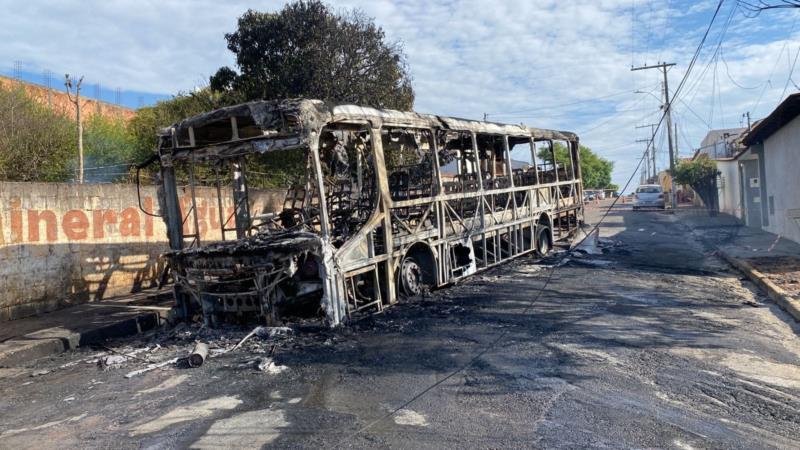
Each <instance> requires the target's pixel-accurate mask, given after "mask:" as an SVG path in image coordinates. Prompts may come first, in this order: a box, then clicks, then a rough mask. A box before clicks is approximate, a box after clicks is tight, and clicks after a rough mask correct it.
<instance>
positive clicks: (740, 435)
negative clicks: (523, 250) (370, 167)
mask: <svg viewBox="0 0 800 450" xmlns="http://www.w3.org/2000/svg"><path fill="white" fill-rule="evenodd" d="M598 212H599V210H598V209H591V208H590V209H589V210H588V211H587V221H588V222H592V221H594V220H597V216H598ZM601 236H602V237H603V238H605V239H607V241H604V244H605V252H604V253H603V254H600V255H594V256H586V255H585V256H583V257H569V259H567V260H564V261H563V263H562V264H561V265H559V266H557V267H555V268H554V269H553V268H552V266H551V265H550V264H551V263H552V262H553V261H554V259H552V258H551V259H549V260H547V261H544V262H537V261H535V260H534V259H533V258H522V259H519V260H516V261H513V262H511V263H509V264H506V265H504V266H501V267H498V268H495V269H492V270H490V271H487V272H484V273H482V274H480V275H477V276H475V277H473V278H471V279H470V280H468V281H465V282H463V283H461V284H458V285H456V286H453V287H450V288H447V289H442V290H438V291H435V292H433V293H431V294H429V295H427V296H425V297H424V298H418V299H414V300H412V301H409V302H405V303H403V304H399V305H397V306H395V307H392V308H389V309H388V310H386V311H385V312H384V313H383V314H380V315H374V316H369V317H365V318H363V319H361V320H359V321H358V322H356V323H354V324H352V325H351V326H349V327H347V328H344V329H341V330H337V331H335V332H332V331H314V330H313V329H301V330H300V331H299V332H298V333H297V334H296V335H295V336H294V337H291V338H286V339H283V340H279V341H276V342H275V345H276V349H277V350H276V353H275V356H274V360H275V363H276V364H277V365H278V366H286V370H284V371H283V372H280V373H273V374H270V373H264V372H260V371H258V370H255V369H253V368H252V367H240V365H241V364H242V361H243V359H247V358H248V356H252V355H251V354H249V352H250V351H266V350H265V348H268V347H270V346H271V345H272V343H270V342H254V343H253V345H254V346H255V347H248V348H249V349H250V350H249V351H244V352H243V351H236V352H230V353H227V354H225V355H222V356H219V357H216V358H213V359H210V360H209V361H207V363H206V364H205V365H204V366H203V367H201V368H196V369H183V368H175V367H171V366H170V367H167V368H165V369H162V370H155V371H152V372H149V373H146V374H143V375H140V376H136V377H132V378H130V379H126V378H124V374H125V373H127V372H129V371H131V370H135V369H138V368H141V367H142V366H143V365H144V363H143V362H141V361H139V360H136V359H129V360H128V361H127V362H125V363H123V364H122V366H121V367H119V368H111V369H109V370H101V369H99V368H98V367H97V366H96V365H95V364H92V363H86V362H85V361H86V360H87V359H88V360H90V361H91V359H92V357H93V355H96V354H97V353H98V350H96V349H94V350H93V349H82V350H79V351H75V352H72V353H68V354H64V355H61V356H59V357H56V358H52V359H48V360H42V361H39V362H37V363H36V364H35V365H33V366H30V367H21V368H10V369H3V370H0V411H2V414H0V448H14V449H19V448H112V447H113V448H115V449H126V448H151V449H158V448H185V447H193V448H225V447H232V448H260V447H271V448H319V447H334V448H337V447H339V448H365V447H368V448H414V449H417V448H576V447H613V448H642V447H656V448H680V449H688V448H709V447H714V448H798V447H800V436H799V435H798V430H800V339H799V338H798V332H799V331H800V327H798V325H797V324H796V323H794V322H793V321H792V320H791V318H789V317H788V316H787V315H786V314H785V313H783V312H782V311H781V310H780V309H779V308H778V307H777V306H775V305H774V304H772V303H770V302H768V301H767V300H766V298H765V297H764V296H762V295H760V294H759V293H758V292H757V291H756V289H755V288H754V287H753V286H752V285H751V284H750V283H749V282H747V281H744V280H743V279H742V277H741V276H740V274H738V273H737V272H735V271H733V270H731V269H730V268H729V267H728V266H726V265H725V264H724V263H723V262H722V261H721V260H720V259H718V258H717V257H716V256H714V252H713V249H712V248H709V247H708V246H706V245H705V244H704V243H703V242H704V241H702V240H700V239H699V237H698V236H696V235H694V234H692V232H691V231H690V230H689V229H688V228H687V227H686V226H684V225H682V224H681V223H680V222H679V221H678V219H676V217H675V215H672V214H667V213H664V212H657V211H640V212H633V211H630V210H629V209H628V208H626V207H625V206H619V207H617V208H615V209H614V210H612V212H611V213H610V214H609V216H608V218H607V222H606V223H604V224H603V226H602V227H601ZM551 271H552V272H551ZM540 293H541V294H540ZM246 331H248V330H243V331H240V332H233V331H231V332H230V333H231V335H235V336H240V335H241V334H243V332H246ZM236 333H240V334H236ZM155 342H162V343H165V346H164V348H163V349H161V350H157V351H155V352H152V353H151V354H150V355H151V356H150V357H151V358H154V359H159V358H161V359H167V358H168V357H170V356H171V354H168V353H169V351H168V349H170V348H173V349H174V348H186V347H189V346H190V343H187V342H184V343H183V344H180V343H177V344H175V343H173V344H174V345H171V346H168V345H166V342H168V341H166V340H164V338H163V333H161V334H150V335H144V336H139V337H136V338H132V339H127V340H120V341H115V342H111V343H109V347H112V348H120V349H121V348H136V347H143V346H145V345H153V343H155ZM169 342H172V341H169ZM180 345H183V346H184V347H180ZM253 349H255V350H253ZM259 349H260V350H259ZM44 371H49V372H48V373H44V374H42V375H40V376H35V377H32V376H30V375H31V374H33V373H35V372H38V373H42V372H44ZM412 400H413V401H412Z"/></svg>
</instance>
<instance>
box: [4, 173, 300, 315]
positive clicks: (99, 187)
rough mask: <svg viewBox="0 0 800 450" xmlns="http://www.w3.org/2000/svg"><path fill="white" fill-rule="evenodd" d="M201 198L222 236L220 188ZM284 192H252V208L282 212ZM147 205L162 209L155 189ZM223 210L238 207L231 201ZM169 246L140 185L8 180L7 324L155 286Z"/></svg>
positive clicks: (207, 224) (203, 219)
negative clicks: (139, 192) (139, 193)
mask: <svg viewBox="0 0 800 450" xmlns="http://www.w3.org/2000/svg"><path fill="white" fill-rule="evenodd" d="M196 196H197V203H198V213H199V216H198V219H199V220H198V227H199V230H200V234H201V238H202V239H203V240H215V239H219V238H220V233H219V221H220V220H219V211H218V208H217V198H216V190H215V189H211V188H199V189H197V191H196ZM283 196H284V191H283V190H264V191H255V190H251V191H250V200H251V201H250V203H251V211H253V213H254V214H256V213H261V212H270V211H277V210H278V209H279V208H280V206H281V204H282V202H283ZM142 203H143V206H144V208H145V209H146V210H147V211H150V212H154V213H155V214H159V209H158V200H157V197H156V190H155V188H154V187H149V186H143V187H142ZM181 204H182V208H184V210H186V205H190V204H191V197H190V194H189V192H188V191H185V190H184V191H181ZM223 209H225V211H224V217H226V218H227V217H229V216H230V215H231V213H232V212H233V202H232V200H231V199H230V198H224V201H223ZM188 222H189V223H188V224H187V225H186V227H185V231H186V232H187V233H189V232H194V230H193V228H194V225H193V221H192V220H190V221H188ZM229 227H232V225H229ZM230 237H231V234H229V235H228V238H230ZM166 248H167V240H166V227H165V225H164V222H163V221H162V219H161V218H159V217H152V216H149V215H147V214H145V213H143V212H142V211H140V210H139V208H138V206H137V196H136V186H135V185H123V184H83V185H76V184H63V183H8V182H0V292H2V295H0V321H2V320H11V319H16V318H20V317H25V316H29V315H33V314H38V313H41V312H47V311H52V310H54V309H58V308H61V307H64V306H68V305H71V304H76V303H82V302H87V301H93V300H99V299H103V298H108V297H113V296H118V295H123V294H127V293H131V292H136V291H138V290H141V289H143V288H147V287H151V286H154V285H156V284H157V282H158V277H159V275H160V273H161V270H162V269H163V262H162V260H161V259H160V258H159V255H160V254H161V252H163V251H164V250H165V249H166Z"/></svg>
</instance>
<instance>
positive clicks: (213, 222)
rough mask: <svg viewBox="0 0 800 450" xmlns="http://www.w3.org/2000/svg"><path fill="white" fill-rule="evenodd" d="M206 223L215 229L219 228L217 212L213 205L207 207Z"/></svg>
mask: <svg viewBox="0 0 800 450" xmlns="http://www.w3.org/2000/svg"><path fill="white" fill-rule="evenodd" d="M214 200H215V201H216V197H215V198H214ZM208 223H209V225H210V226H211V228H213V229H215V230H219V229H220V226H219V213H217V208H214V207H213V206H209V207H208Z"/></svg>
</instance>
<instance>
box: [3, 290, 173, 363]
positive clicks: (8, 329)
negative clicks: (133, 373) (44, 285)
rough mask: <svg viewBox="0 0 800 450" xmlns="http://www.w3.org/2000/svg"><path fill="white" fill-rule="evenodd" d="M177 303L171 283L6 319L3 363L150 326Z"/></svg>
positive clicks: (52, 353) (66, 348)
mask: <svg viewBox="0 0 800 450" xmlns="http://www.w3.org/2000/svg"><path fill="white" fill-rule="evenodd" d="M172 304H173V300H172V290H171V289H169V288H165V289H161V290H147V291H143V292H140V293H137V294H132V295H129V296H125V297H117V298H113V299H109V300H103V301H99V302H90V303H85V304H82V305H77V306H72V307H69V308H64V309H61V310H58V311H54V312H51V313H47V314H41V315H38V316H32V317H27V318H24V319H18V320H12V321H9V322H2V324H0V367H10V366H21V365H25V364H27V363H28V362H30V361H32V360H34V359H38V358H42V357H45V356H50V355H54V354H58V353H62V352H64V351H67V350H71V349H74V348H77V347H79V346H83V345H88V344H93V343H98V342H102V341H104V340H105V339H108V338H113V337H121V336H128V335H131V334H136V333H141V332H142V331H146V330H150V329H152V328H155V327H158V326H160V325H161V324H163V323H164V321H165V320H166V318H167V314H168V313H169V310H170V308H171V306H172Z"/></svg>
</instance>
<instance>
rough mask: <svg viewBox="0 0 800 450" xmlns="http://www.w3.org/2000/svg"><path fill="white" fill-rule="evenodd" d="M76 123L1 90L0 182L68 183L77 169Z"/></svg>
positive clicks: (12, 90) (20, 93)
mask: <svg viewBox="0 0 800 450" xmlns="http://www.w3.org/2000/svg"><path fill="white" fill-rule="evenodd" d="M74 130H75V123H74V122H73V121H71V120H70V119H68V118H66V117H64V116H62V115H60V114H56V113H54V112H53V111H52V110H50V109H48V108H47V107H45V106H43V105H41V104H39V103H37V102H36V101H35V100H34V99H32V98H31V97H30V96H28V95H26V94H25V92H24V90H23V89H22V88H14V87H12V88H10V89H4V88H0V179H1V180H5V181H67V180H69V179H71V178H72V177H73V176H74V175H75V173H74V172H73V171H71V167H76V165H77V158H76V157H77V155H76V152H75V138H74Z"/></svg>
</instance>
